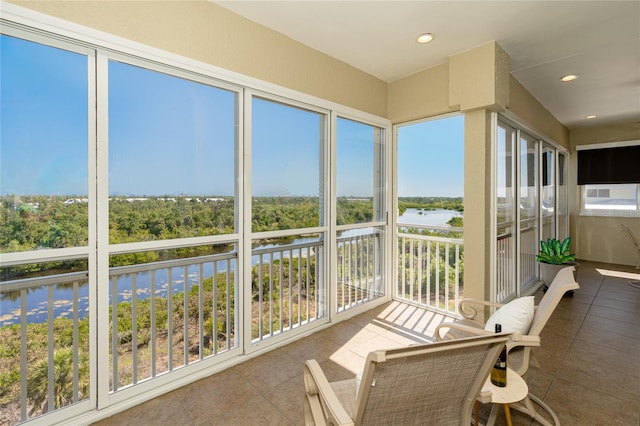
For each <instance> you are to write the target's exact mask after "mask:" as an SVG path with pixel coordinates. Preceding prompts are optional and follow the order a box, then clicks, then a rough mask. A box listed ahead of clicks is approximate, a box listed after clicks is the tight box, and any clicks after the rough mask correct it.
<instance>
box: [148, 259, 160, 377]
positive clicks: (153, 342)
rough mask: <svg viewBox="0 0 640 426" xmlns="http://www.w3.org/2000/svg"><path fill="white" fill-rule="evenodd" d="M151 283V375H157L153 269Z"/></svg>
mask: <svg viewBox="0 0 640 426" xmlns="http://www.w3.org/2000/svg"><path fill="white" fill-rule="evenodd" d="M150 280H151V282H150V283H149V297H150V298H151V300H150V301H149V316H150V317H151V318H150V324H151V341H150V343H149V344H150V345H151V377H156V374H157V372H156V370H157V368H156V360H157V356H158V354H157V353H156V345H157V337H158V336H157V334H158V330H157V328H156V271H155V270H154V271H151V274H150Z"/></svg>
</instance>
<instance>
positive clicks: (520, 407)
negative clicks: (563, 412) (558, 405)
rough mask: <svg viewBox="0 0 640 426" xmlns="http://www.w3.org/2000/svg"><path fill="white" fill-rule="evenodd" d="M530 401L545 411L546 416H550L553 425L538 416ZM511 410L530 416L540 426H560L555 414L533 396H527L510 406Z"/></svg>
mask: <svg viewBox="0 0 640 426" xmlns="http://www.w3.org/2000/svg"><path fill="white" fill-rule="evenodd" d="M531 401H533V402H535V403H536V404H537V405H539V406H540V407H542V409H543V410H544V411H546V412H547V414H549V416H551V418H552V419H553V423H550V422H549V421H548V420H547V419H545V418H544V417H543V416H541V415H540V414H538V413H537V412H536V408H535V407H534V405H533V403H532V402H531ZM511 408H513V409H514V410H517V411H520V412H521V413H525V414H527V415H529V416H531V418H533V419H534V420H535V421H537V422H538V423H540V424H541V425H544V426H560V419H558V416H557V415H556V413H554V412H553V410H552V409H551V407H549V406H548V405H547V404H545V403H544V402H542V400H541V399H540V398H538V397H537V396H535V395H532V394H529V395H527V397H526V398H525V399H523V400H522V401H520V402H518V403H515V404H511Z"/></svg>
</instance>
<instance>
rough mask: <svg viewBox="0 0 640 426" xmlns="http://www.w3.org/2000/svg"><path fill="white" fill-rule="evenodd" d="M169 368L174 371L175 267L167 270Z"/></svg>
mask: <svg viewBox="0 0 640 426" xmlns="http://www.w3.org/2000/svg"><path fill="white" fill-rule="evenodd" d="M167 328H168V330H167V345H168V348H167V356H168V358H169V364H168V366H167V368H168V369H169V371H173V268H169V269H168V270H167Z"/></svg>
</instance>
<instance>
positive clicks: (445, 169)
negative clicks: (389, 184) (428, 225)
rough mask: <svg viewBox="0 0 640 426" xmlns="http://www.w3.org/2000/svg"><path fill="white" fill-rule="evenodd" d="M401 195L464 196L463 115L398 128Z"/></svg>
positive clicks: (399, 191) (399, 189) (399, 185)
mask: <svg viewBox="0 0 640 426" xmlns="http://www.w3.org/2000/svg"><path fill="white" fill-rule="evenodd" d="M398 195H399V196H400V197H420V196H422V197H462V196H463V195H464V116H462V115H456V116H452V117H447V118H442V119H436V120H430V121H425V122H422V123H418V124H412V125H407V126H402V127H400V128H399V131H398Z"/></svg>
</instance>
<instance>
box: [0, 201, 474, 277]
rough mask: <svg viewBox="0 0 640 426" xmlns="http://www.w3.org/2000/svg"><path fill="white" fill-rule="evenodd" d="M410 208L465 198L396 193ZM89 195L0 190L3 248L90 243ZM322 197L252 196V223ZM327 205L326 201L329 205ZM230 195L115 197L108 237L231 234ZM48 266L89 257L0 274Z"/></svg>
mask: <svg viewBox="0 0 640 426" xmlns="http://www.w3.org/2000/svg"><path fill="white" fill-rule="evenodd" d="M398 204H399V209H400V213H401V214H402V213H403V212H404V211H405V210H406V209H407V208H419V209H449V210H456V211H462V210H463V205H462V198H443V197H439V198H438V197H411V198H401V199H399V200H398ZM88 208H89V203H88V200H86V199H82V198H76V196H45V195H39V196H20V197H17V196H5V197H1V198H0V225H1V226H0V252H4V253H9V252H21V251H31V250H39V249H43V248H63V247H82V246H86V245H88V226H89V225H88V218H89V209H88ZM320 208H321V206H320V199H319V198H318V197H254V198H253V201H252V212H251V214H252V231H253V232H265V231H277V230H285V229H297V228H311V227H317V226H319V225H320ZM325 208H328V205H325ZM336 212H337V217H336V222H337V224H338V225H345V224H353V223H365V222H370V221H373V220H374V217H373V215H374V205H373V198H372V197H361V198H347V197H339V198H338V199H337V208H336ZM236 216H237V215H236V203H235V200H234V199H233V198H232V197H225V196H212V197H186V196H163V197H138V198H127V197H112V198H111V199H110V201H109V243H110V244H121V243H129V242H141V241H153V240H166V239H177V238H187V237H198V236H208V235H221V234H231V233H234V232H235V229H236V226H237V225H236ZM228 249H229V247H213V246H201V247H192V248H184V249H177V250H173V251H164V252H158V251H149V252H144V253H142V252H141V253H130V254H123V255H118V256H111V258H110V265H111V266H122V265H129V264H134V263H144V262H150V261H157V260H164V259H169V258H175V257H185V256H194V255H205V254H213V253H216V252H221V251H226V250H228ZM43 269H61V270H62V269H64V270H66V271H68V272H70V271H73V270H85V269H86V261H85V260H80V261H67V262H50V263H49V264H47V265H26V266H19V267H15V268H5V269H4V270H3V271H2V277H1V278H2V279H3V280H7V279H12V278H15V277H18V276H28V275H29V274H33V273H38V271H42V270H43Z"/></svg>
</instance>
